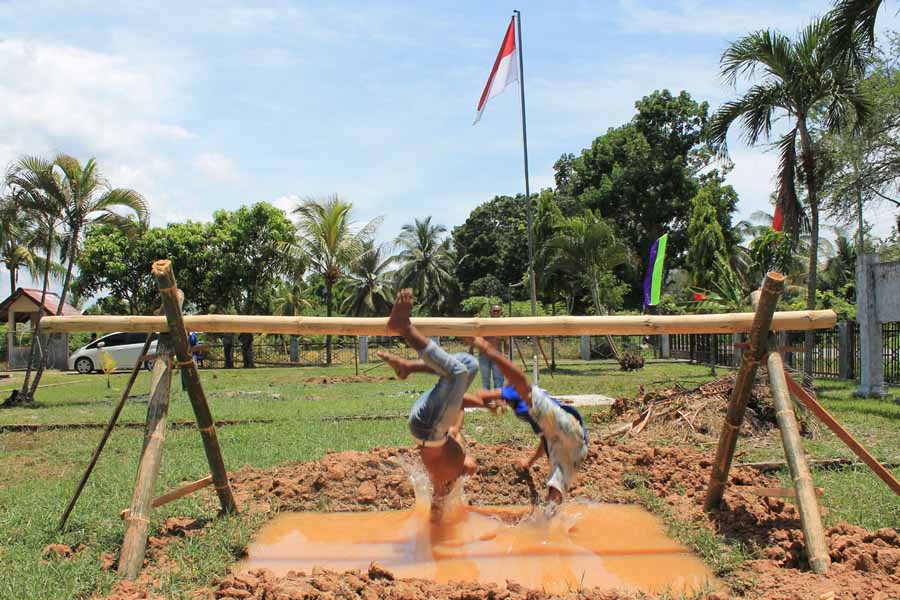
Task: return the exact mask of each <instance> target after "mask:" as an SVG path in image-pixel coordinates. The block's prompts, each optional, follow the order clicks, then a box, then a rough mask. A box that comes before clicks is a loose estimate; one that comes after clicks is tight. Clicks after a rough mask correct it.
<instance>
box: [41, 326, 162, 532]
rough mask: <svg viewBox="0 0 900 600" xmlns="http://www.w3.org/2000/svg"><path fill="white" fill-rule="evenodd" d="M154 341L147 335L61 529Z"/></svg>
mask: <svg viewBox="0 0 900 600" xmlns="http://www.w3.org/2000/svg"><path fill="white" fill-rule="evenodd" d="M152 339H153V334H152V333H151V334H147V340H146V341H145V342H144V347H143V349H142V350H141V354H140V355H139V356H138V357H137V360H136V361H134V367H132V369H131V376H130V377H129V378H128V383H126V384H125V389H124V390H122V397H121V398H119V403H118V404H117V405H116V407H115V409H113V414H112V416H111V417H110V418H109V423H107V424H106V429H105V430H104V431H103V435H102V436H101V438H100V443H98V444H97V448H96V450H94V454H93V455H92V456H91V460H90V461H89V462H88V466H87V468H86V469H85V470H84V475H82V476H81V481H79V482H78V486H77V487H76V488H75V493H74V494H73V495H72V499H71V500H69V503H68V504H67V505H66V509H65V510H64V511H63V514H62V518H60V520H59V528H60V529H62V528H63V527H65V526H66V521H67V520H68V519H69V514H71V512H72V509H73V508H75V503H76V502H78V497H79V496H80V495H81V491H82V490H83V489H84V485H85V484H86V483H87V480H88V477H90V476H91V472H92V471H93V470H94V466H95V465H96V464H97V459H98V458H100V453H101V452H103V447H104V446H106V441H107V440H108V439H109V436H110V434H111V433H112V430H113V427H115V425H116V421H117V420H118V419H119V414H120V413H121V412H122V408H123V407H124V406H125V402H126V401H127V400H128V396H129V394H131V387H132V386H133V385H134V381H135V380H136V379H137V376H138V373H140V371H141V365H142V364H143V362H144V356H145V355H146V354H147V351H148V350H150V342H151V340H152Z"/></svg>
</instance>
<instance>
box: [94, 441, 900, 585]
mask: <svg viewBox="0 0 900 600" xmlns="http://www.w3.org/2000/svg"><path fill="white" fill-rule="evenodd" d="M471 448H472V451H473V453H474V454H475V456H476V457H477V459H478V463H479V470H478V473H477V474H476V475H475V476H473V477H472V478H470V479H469V480H468V481H467V482H466V485H465V495H466V499H467V501H468V503H469V504H471V505H473V506H502V505H528V504H537V503H539V502H540V499H541V498H542V497H543V495H544V485H543V482H544V480H545V477H546V475H547V472H546V468H545V466H544V465H541V464H539V465H538V466H537V467H535V468H533V469H531V470H530V471H521V470H519V469H517V468H516V467H515V460H516V458H518V457H520V456H523V455H526V453H528V452H529V451H530V449H529V448H526V447H523V446H483V445H478V444H472V445H471ZM710 458H711V452H710V453H701V452H700V451H697V450H694V449H691V448H681V447H672V448H654V447H650V446H648V445H646V444H645V443H643V442H638V443H617V442H614V441H612V442H608V443H605V442H600V441H596V440H595V441H594V442H592V444H591V448H590V453H589V456H588V458H587V460H586V462H585V464H584V465H583V466H582V469H581V471H580V476H579V478H578V480H577V482H576V484H575V486H574V488H573V489H572V492H571V493H572V496H573V497H576V498H579V499H581V500H588V501H597V502H614V503H635V502H637V501H638V497H637V494H636V493H635V491H634V487H635V485H642V486H646V488H647V489H648V490H650V491H651V492H652V493H653V494H655V495H656V496H657V497H658V498H660V499H661V500H662V502H663V504H664V506H666V507H667V508H666V510H667V511H668V512H669V513H670V514H671V515H674V516H675V517H676V518H677V519H679V520H681V521H683V522H688V523H690V524H691V525H692V526H694V527H697V528H705V529H707V530H709V531H712V532H715V533H718V534H720V535H723V536H725V537H726V538H727V539H729V540H732V541H735V542H740V543H742V544H743V545H744V546H745V547H746V548H748V549H749V550H750V551H751V552H752V555H753V557H754V558H752V559H751V560H748V561H746V562H745V563H744V564H743V565H742V566H741V567H740V568H739V569H737V570H736V571H733V572H730V573H726V574H724V575H722V577H721V579H722V581H723V582H724V583H725V585H726V586H728V588H727V589H725V590H721V591H716V592H712V593H711V594H710V596H709V598H710V599H711V600H714V599H715V600H718V599H721V598H728V597H743V596H746V597H748V598H772V599H774V598H791V599H793V598H813V599H819V598H826V599H827V598H829V597H830V593H831V592H833V593H834V594H835V596H834V597H835V598H840V599H842V600H843V599H857V600H863V599H866V600H868V599H874V600H890V599H892V598H898V597H900V592H898V590H900V535H898V532H897V531H896V530H894V529H881V530H878V531H867V530H865V529H862V528H860V527H855V526H852V525H848V524H846V523H843V524H838V525H836V526H833V527H830V528H828V529H827V532H826V533H827V537H828V546H829V548H830V551H831V559H832V561H833V564H832V567H831V569H830V571H829V573H828V575H826V576H818V575H815V574H814V573H812V572H811V571H809V570H808V566H807V564H806V562H805V559H804V557H803V534H802V531H801V530H800V522H799V517H798V514H797V511H796V510H795V509H794V508H793V506H791V505H790V504H788V503H786V502H784V501H782V500H780V499H775V498H761V497H758V496H756V495H754V494H752V493H750V492H749V491H747V490H748V488H750V487H756V486H758V487H764V486H773V485H777V482H776V481H775V480H774V479H772V478H769V477H767V476H765V475H762V474H760V473H758V472H757V471H755V470H753V469H749V468H734V469H732V473H731V475H732V477H731V480H730V482H729V486H728V488H727V491H726V493H725V498H724V502H723V505H722V507H721V508H720V509H719V510H717V511H713V512H712V513H710V514H707V513H705V512H704V511H703V509H702V504H703V495H704V492H705V489H706V484H707V482H708V478H709V469H710ZM415 464H416V457H415V455H414V452H413V451H412V450H411V449H406V448H389V449H376V450H373V451H371V452H343V453H332V454H328V455H326V456H324V457H323V458H322V459H321V460H319V461H315V462H309V463H300V464H293V465H286V466H282V467H278V468H275V469H270V470H260V469H254V468H244V469H241V470H239V471H236V472H234V473H233V482H234V486H235V493H236V496H237V498H238V502H239V504H240V506H241V509H242V510H244V511H250V512H251V513H257V514H259V513H264V514H269V513H272V514H273V516H274V513H277V512H282V511H388V510H400V509H408V508H411V507H413V505H414V503H415V494H414V489H413V485H412V483H411V480H410V477H409V472H410V470H411V469H414V468H415ZM205 525H206V521H200V520H194V519H191V518H180V519H169V520H168V521H166V522H165V523H164V524H163V525H162V527H161V529H160V531H159V532H158V534H157V535H155V536H153V537H151V540H150V544H149V550H148V558H147V566H146V568H145V569H144V570H143V572H142V574H141V576H140V578H139V579H138V580H137V581H136V582H133V583H121V584H119V585H118V586H117V587H116V588H115V589H114V591H113V593H112V595H111V596H110V597H111V598H152V597H155V596H154V595H153V588H154V587H155V584H154V582H155V581H158V580H159V578H160V576H161V575H162V574H164V571H165V570H166V569H167V563H168V562H169V558H168V557H167V546H168V545H169V543H170V542H171V541H172V540H175V539H178V537H181V536H203V535H205V534H206V532H205ZM111 562H112V561H111ZM633 596H634V594H633V593H630V592H623V591H615V590H613V591H610V590H599V589H576V590H570V591H567V592H566V593H563V594H559V595H552V594H546V593H544V592H542V591H536V590H529V589H526V588H524V587H522V586H519V585H516V584H506V585H497V584H475V583H446V584H445V583H435V582H433V581H428V580H420V579H401V578H399V577H396V576H395V575H394V574H393V573H392V572H391V571H390V570H389V569H386V568H383V567H380V566H378V565H377V564H376V565H374V566H373V567H371V568H368V569H365V570H361V571H351V572H345V573H336V572H330V571H325V570H323V569H312V570H310V571H308V572H303V571H301V572H292V573H289V574H287V575H285V576H281V577H277V576H275V575H274V574H273V573H272V572H270V571H266V570H257V571H252V572H249V573H243V574H234V575H230V576H226V577H223V578H221V580H219V581H218V582H217V583H216V585H214V586H213V587H211V588H204V589H200V590H196V592H195V597H196V598H257V599H283V600H287V599H300V598H372V599H374V598H397V599H409V600H411V599H415V598H422V599H424V598H458V599H470V600H480V599H490V598H495V599H526V598H527V599H529V600H540V599H543V598H585V599H599V598H603V599H611V598H630V597H633Z"/></svg>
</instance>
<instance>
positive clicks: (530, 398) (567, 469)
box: [474, 338, 588, 505]
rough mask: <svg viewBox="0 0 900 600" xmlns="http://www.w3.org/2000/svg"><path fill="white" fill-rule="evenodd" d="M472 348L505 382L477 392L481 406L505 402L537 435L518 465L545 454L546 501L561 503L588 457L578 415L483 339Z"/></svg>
mask: <svg viewBox="0 0 900 600" xmlns="http://www.w3.org/2000/svg"><path fill="white" fill-rule="evenodd" d="M474 345H475V346H476V347H477V348H478V349H479V350H481V352H483V353H486V354H488V356H489V357H490V359H491V360H492V361H493V362H494V363H495V364H496V365H497V366H498V367H500V370H502V371H503V376H504V377H505V378H506V381H507V382H508V384H507V385H505V386H504V387H503V388H501V389H499V390H480V391H479V392H478V396H479V398H480V400H481V402H482V404H483V405H484V406H485V407H487V408H494V407H495V405H496V402H497V401H498V400H503V401H505V402H506V403H507V404H508V405H510V406H511V407H512V408H513V410H514V412H515V414H516V416H517V417H519V418H520V419H522V420H523V421H526V422H527V423H528V424H529V425H531V428H532V429H533V430H534V432H535V433H536V434H538V435H539V436H540V441H539V442H538V445H537V449H535V451H534V453H533V454H532V455H531V457H529V458H527V459H521V460H520V461H519V463H518V466H519V467H520V468H523V469H527V468H529V467H531V466H532V465H533V464H534V463H535V462H536V461H537V460H538V459H539V458H540V457H541V456H542V455H544V454H546V455H547V458H548V460H549V461H550V479H548V480H547V501H548V502H549V503H551V504H552V505H558V504H560V503H561V502H562V499H563V496H564V495H565V493H566V491H567V490H568V488H569V485H570V484H571V482H572V478H573V477H574V475H575V471H577V470H578V467H579V466H580V465H581V463H582V461H584V458H585V456H587V451H588V448H587V430H585V428H584V421H583V420H582V418H581V415H580V414H579V413H578V411H577V410H575V409H574V408H573V407H571V406H563V405H561V404H560V403H559V401H558V400H556V399H555V398H551V397H550V395H549V394H548V393H547V391H546V390H544V389H542V388H539V387H538V386H536V385H530V384H529V382H528V378H527V377H526V376H525V374H524V373H522V371H520V370H519V368H518V367H516V365H515V364H513V362H512V361H511V360H509V359H508V358H506V357H505V356H504V355H502V354H500V353H499V352H498V351H497V350H496V349H495V348H494V347H493V346H492V345H491V344H489V343H488V342H486V341H485V340H484V339H483V338H475V340H474ZM494 412H495V414H496V412H497V411H496V410H494Z"/></svg>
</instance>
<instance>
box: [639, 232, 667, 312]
mask: <svg viewBox="0 0 900 600" xmlns="http://www.w3.org/2000/svg"><path fill="white" fill-rule="evenodd" d="M668 239H669V234H667V233H665V234H663V235H662V236H660V238H659V239H658V240H656V241H655V242H653V246H651V247H650V256H649V258H648V259H647V275H646V276H645V277H644V306H656V305H657V304H659V292H660V290H661V289H662V276H663V261H664V260H665V259H666V241H667V240H668Z"/></svg>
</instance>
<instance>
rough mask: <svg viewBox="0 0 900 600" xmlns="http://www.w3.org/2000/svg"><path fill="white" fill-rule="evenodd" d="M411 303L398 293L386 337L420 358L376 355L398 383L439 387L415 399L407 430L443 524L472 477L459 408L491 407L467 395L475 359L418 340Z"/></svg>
mask: <svg viewBox="0 0 900 600" xmlns="http://www.w3.org/2000/svg"><path fill="white" fill-rule="evenodd" d="M412 303H413V295H412V290H410V289H404V290H400V292H399V293H398V294H397V297H396V299H395V300H394V308H393V310H392V311H391V316H390V318H389V319H388V325H387V328H388V331H389V332H391V333H394V334H396V335H400V336H403V339H404V340H406V343H407V344H409V346H410V347H411V348H412V349H413V350H415V351H416V352H417V353H418V354H419V357H420V358H419V360H407V359H405V358H401V357H399V356H395V355H393V354H388V353H386V352H378V353H377V354H378V356H379V358H381V359H382V360H383V361H385V362H386V363H387V364H388V365H390V366H391V368H392V369H394V372H395V373H396V374H397V377H398V378H399V379H406V378H407V377H408V376H409V375H410V374H411V373H432V374H435V375H437V376H438V381H437V383H436V384H435V385H434V386H433V387H432V388H431V389H430V390H428V391H426V392H425V393H423V394H422V395H421V396H420V397H419V399H418V400H417V401H416V403H415V404H414V405H413V407H412V410H411V411H410V413H409V430H410V432H411V433H412V436H413V440H414V441H415V443H416V447H417V448H418V450H419V456H420V458H421V459H422V464H423V465H424V466H425V470H426V471H427V472H428V477H429V479H431V485H432V489H433V492H432V501H431V519H432V520H433V521H434V520H439V519H440V518H441V514H442V510H441V509H442V506H443V500H444V499H445V498H446V497H447V494H449V493H450V490H451V489H452V488H453V484H454V483H455V482H456V480H457V479H459V478H460V477H461V476H462V475H471V474H472V473H474V472H475V458H474V457H473V456H471V455H467V454H466V450H465V447H464V445H463V444H464V440H463V437H462V435H461V433H460V431H461V429H462V425H463V417H464V414H465V413H464V412H463V408H464V407H469V406H471V407H477V408H489V409H491V407H487V406H485V404H484V403H483V402H482V401H481V399H480V398H478V397H476V396H472V395H470V394H467V393H466V390H467V389H468V388H469V385H471V383H472V380H473V379H475V374H476V373H477V372H478V364H477V363H476V362H475V357H473V356H472V355H471V354H467V353H465V352H460V353H458V354H452V355H451V354H448V353H447V352H445V351H444V350H443V349H442V348H441V347H440V346H438V344H437V343H436V342H435V341H434V340H430V339H428V338H426V337H425V336H424V335H422V333H421V332H419V330H417V329H416V328H415V327H413V325H412V323H411V322H410V319H409V316H410V312H411V310H412Z"/></svg>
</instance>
